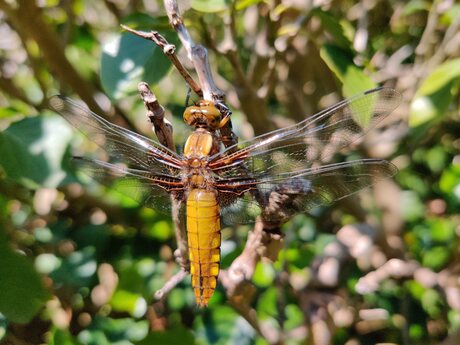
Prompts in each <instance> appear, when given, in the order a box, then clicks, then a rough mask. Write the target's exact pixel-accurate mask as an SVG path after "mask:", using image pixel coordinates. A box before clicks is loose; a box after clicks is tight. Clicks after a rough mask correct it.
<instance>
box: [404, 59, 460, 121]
mask: <svg viewBox="0 0 460 345" xmlns="http://www.w3.org/2000/svg"><path fill="white" fill-rule="evenodd" d="M459 81H460V58H458V59H454V60H450V61H447V62H445V63H443V64H441V65H439V66H438V67H437V68H436V69H435V70H434V71H433V72H432V73H431V74H430V75H429V76H428V77H427V78H426V79H425V80H424V81H423V83H422V85H421V86H420V88H419V89H418V90H417V92H416V93H415V96H414V99H413V101H412V103H411V106H410V114H409V125H410V126H411V127H417V126H420V125H422V124H424V123H425V122H427V121H430V120H433V119H436V118H439V117H441V116H442V115H444V113H445V112H446V111H447V109H448V107H449V105H450V104H451V102H452V100H453V97H454V95H455V93H456V91H457V90H458V85H459Z"/></svg>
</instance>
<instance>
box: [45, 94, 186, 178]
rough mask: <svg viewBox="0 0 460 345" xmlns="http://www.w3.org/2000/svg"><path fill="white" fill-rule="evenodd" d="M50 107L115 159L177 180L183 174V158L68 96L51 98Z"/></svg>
mask: <svg viewBox="0 0 460 345" xmlns="http://www.w3.org/2000/svg"><path fill="white" fill-rule="evenodd" d="M49 104H50V106H51V108H52V109H53V110H55V111H56V112H58V113H59V114H61V115H62V116H63V117H64V118H65V119H66V120H67V121H68V122H69V123H70V124H71V125H72V126H74V127H75V128H76V129H78V130H79V131H81V132H82V133H83V134H84V135H85V136H86V137H87V138H88V139H89V140H91V141H93V142H95V143H96V144H98V145H99V146H100V147H101V148H102V149H104V150H105V151H106V152H107V153H108V154H109V156H110V157H111V159H114V160H119V161H121V162H124V163H126V164H127V165H128V166H129V167H132V168H140V169H147V170H148V171H151V172H155V173H158V174H169V175H172V176H177V175H178V174H179V173H180V169H181V158H180V156H178V155H177V154H176V153H174V152H172V151H171V150H169V149H168V148H166V147H164V146H163V145H161V144H159V143H157V142H155V141H152V140H150V139H148V138H146V137H144V136H142V135H139V134H136V133H134V132H131V131H130V130H127V129H125V128H123V127H120V126H117V125H115V124H112V123H110V122H108V121H106V120H104V119H103V118H101V117H100V116H98V115H97V114H95V113H93V112H91V111H90V110H88V109H87V108H85V107H84V106H81V105H80V104H78V103H75V102H74V101H72V100H71V99H68V98H66V97H64V96H53V97H51V98H50V100H49Z"/></svg>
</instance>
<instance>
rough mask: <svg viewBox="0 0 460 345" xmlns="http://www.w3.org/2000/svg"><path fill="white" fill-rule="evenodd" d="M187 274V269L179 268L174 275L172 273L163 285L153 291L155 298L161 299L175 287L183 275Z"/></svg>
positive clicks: (182, 278)
mask: <svg viewBox="0 0 460 345" xmlns="http://www.w3.org/2000/svg"><path fill="white" fill-rule="evenodd" d="M187 276H188V271H185V270H183V269H181V270H180V271H179V272H177V273H176V274H175V275H173V276H172V277H171V278H169V280H168V281H167V282H166V283H165V285H163V287H162V288H161V289H159V290H157V291H156V292H155V298H156V299H157V300H159V299H162V298H163V297H164V296H166V295H167V294H168V293H169V292H170V291H171V290H172V289H174V288H175V287H176V285H177V284H179V283H180V282H181V281H182V280H184V278H185V277H187Z"/></svg>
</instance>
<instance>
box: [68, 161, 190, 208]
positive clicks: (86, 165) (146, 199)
mask: <svg viewBox="0 0 460 345" xmlns="http://www.w3.org/2000/svg"><path fill="white" fill-rule="evenodd" d="M72 162H73V164H74V165H76V166H77V168H78V171H81V172H83V173H84V174H85V175H88V176H89V177H91V178H92V179H94V180H96V181H98V182H100V183H102V184H104V185H109V186H110V187H111V188H113V189H115V190H117V191H118V192H120V193H122V194H124V195H126V196H128V197H129V198H131V199H133V200H134V201H136V202H137V203H138V204H140V205H143V206H146V207H150V208H152V209H154V210H156V211H159V212H162V213H165V214H168V215H170V212H171V196H173V197H175V198H177V199H179V200H182V198H183V196H184V188H183V184H182V182H181V180H180V179H177V178H172V177H171V176H169V175H164V176H162V175H155V174H152V173H150V172H148V171H145V170H140V169H130V168H127V167H126V166H124V165H121V164H112V163H107V162H104V161H100V160H92V159H86V158H83V157H74V159H73V161H72Z"/></svg>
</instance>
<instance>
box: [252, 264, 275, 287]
mask: <svg viewBox="0 0 460 345" xmlns="http://www.w3.org/2000/svg"><path fill="white" fill-rule="evenodd" d="M273 279H275V270H274V269H273V265H272V264H269V263H264V262H259V263H257V266H256V270H255V272H254V276H253V277H252V281H253V282H254V284H256V285H257V286H260V287H269V286H270V285H271V284H272V283H273Z"/></svg>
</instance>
